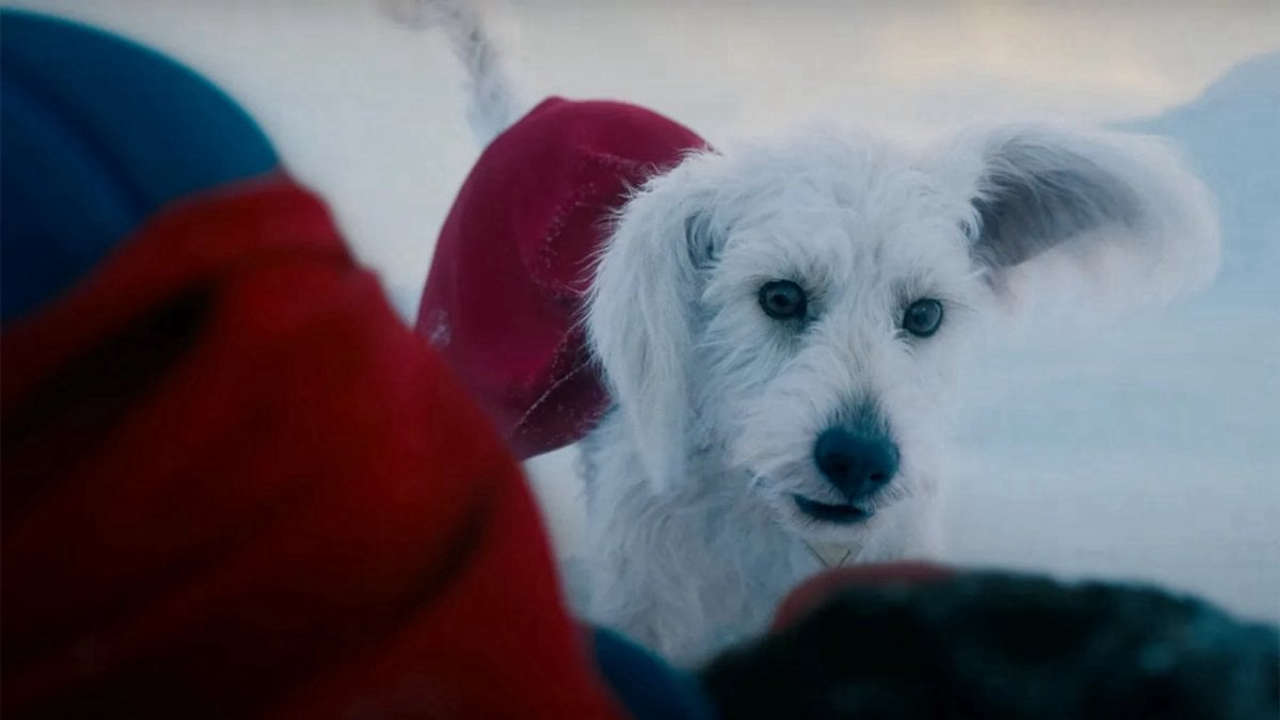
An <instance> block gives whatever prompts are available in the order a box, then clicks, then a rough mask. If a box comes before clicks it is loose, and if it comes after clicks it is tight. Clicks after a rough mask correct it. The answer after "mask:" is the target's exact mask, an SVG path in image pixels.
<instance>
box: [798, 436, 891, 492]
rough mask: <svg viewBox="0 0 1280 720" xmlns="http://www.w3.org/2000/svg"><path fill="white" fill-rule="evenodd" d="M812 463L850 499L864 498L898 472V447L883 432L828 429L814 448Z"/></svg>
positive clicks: (819, 437)
mask: <svg viewBox="0 0 1280 720" xmlns="http://www.w3.org/2000/svg"><path fill="white" fill-rule="evenodd" d="M813 457H814V462H816V463H817V465H818V469H819V470H821V471H822V474H823V475H825V476H826V478H827V480H829V481H830V482H831V484H832V485H835V486H836V488H837V489H839V490H840V492H841V494H843V495H844V496H845V497H846V498H848V499H849V500H850V501H854V500H858V499H860V498H865V497H866V496H868V495H870V494H871V493H873V492H875V491H876V490H878V489H880V488H881V487H882V486H883V485H884V484H885V483H887V482H889V481H890V480H892V479H893V476H894V475H895V474H896V473H897V472H898V446H897V445H894V444H893V442H892V441H891V440H889V438H887V437H885V436H884V435H883V434H879V433H875V434H869V435H867V434H858V433H854V432H852V431H850V430H848V429H846V428H843V427H833V428H827V429H826V430H824V431H823V432H822V434H821V435H819V436H818V442H817V443H816V444H815V445H814V448H813Z"/></svg>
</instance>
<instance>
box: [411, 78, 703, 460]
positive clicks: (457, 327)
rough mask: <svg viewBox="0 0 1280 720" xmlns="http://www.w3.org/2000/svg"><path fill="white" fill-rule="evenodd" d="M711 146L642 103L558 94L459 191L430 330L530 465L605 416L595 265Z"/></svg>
mask: <svg viewBox="0 0 1280 720" xmlns="http://www.w3.org/2000/svg"><path fill="white" fill-rule="evenodd" d="M705 146H706V145H705V143H704V142H703V140H702V139H701V138H699V137H698V136H697V135H695V134H694V133H693V132H692V131H690V130H689V129H687V128H685V127H683V126H681V125H679V124H677V123H675V122H672V121H671V120H668V119H666V118H664V117H662V116H661V115H658V114H656V113H653V112H651V111H649V110H645V109H643V108H639V107H636V106H634V105H626V104H623V103H616V102H599V101H595V102H571V101H568V100H562V99H560V98H551V99H549V100H545V101H543V102H542V103H541V104H540V105H538V106H537V107H536V108H534V109H533V111H532V112H530V113H529V114H528V115H527V116H525V117H524V118H523V119H521V120H520V121H519V122H517V123H516V124H515V125H513V126H512V127H511V128H509V129H508V130H507V131H506V132H504V133H503V134H502V135H500V136H498V138H497V139H496V140H494V141H493V143H492V144H490V145H489V147H488V148H487V149H486V150H485V151H484V153H483V154H482V155H481V156H480V159H479V160H478V161H477V162H476V165H475V167H474V168H473V169H472V171H471V174H470V176H468V177H467V180H466V182H465V183H464V184H463V186H462V189H461V190H460V191H459V192H458V197H457V199H456V201H455V202H454V204H453V208H452V209H451V210H450V211H449V216H448V219H446V220H445V224H444V228H443V229H442V230H441V232H440V239H439V242H438V243H437V245H436V250H435V255H434V257H433V259H432V264H431V271H430V274H429V275H428V277H427V284H426V288H425V290H424V292H423V294H422V304H421V306H420V308H419V310H418V322H417V331H418V333H419V334H420V335H422V336H423V337H425V338H427V340H428V341H430V342H431V343H432V344H433V345H435V347H436V348H437V349H438V350H439V351H440V353H441V354H442V355H443V356H444V357H445V359H446V360H447V361H448V362H449V363H450V365H452V366H453V368H454V370H455V371H456V372H457V373H458V375H459V377H460V378H461V380H462V382H463V384H464V385H465V386H466V387H467V388H468V389H469V390H470V391H471V392H472V394H473V395H474V397H475V398H476V400H477V401H478V402H479V404H480V406H481V407H482V408H483V409H484V410H485V411H486V412H487V413H488V414H489V416H490V417H491V418H492V419H493V420H494V422H495V424H496V425H497V426H498V429H499V432H501V433H502V434H503V436H504V437H505V438H506V439H507V441H508V442H509V443H510V445H511V447H512V448H513V449H514V450H515V452H516V454H517V455H519V456H520V457H528V456H531V455H536V454H538V453H541V452H546V451H548V450H553V449H555V448H557V447H560V446H562V445H567V444H569V443H571V442H574V441H576V440H578V439H580V438H581V437H582V436H583V435H585V434H586V432H587V431H588V430H590V429H591V427H592V425H593V424H594V423H595V421H596V420H597V419H598V418H599V416H600V414H601V413H602V412H603V410H604V409H605V406H606V403H607V400H608V398H607V395H606V393H605V390H604V385H603V382H602V380H601V377H600V373H599V370H598V368H596V367H595V366H594V365H593V364H592V362H591V358H590V355H589V353H588V351H587V348H586V338H585V335H584V332H583V328H582V325H581V322H580V321H581V319H582V312H583V300H584V297H585V294H586V291H587V288H588V286H589V284H590V281H591V273H592V259H593V258H594V257H595V256H596V254H597V253H598V252H599V251H600V250H601V248H602V246H603V243H604V240H605V238H606V237H607V235H608V231H609V223H610V221H611V218H612V215H613V213H614V212H616V211H617V210H618V209H619V208H620V207H621V206H622V204H623V202H624V201H625V199H626V196H627V193H628V192H630V191H631V190H632V189H634V188H638V187H639V186H641V185H643V184H644V182H645V181H646V180H647V179H649V178H650V177H652V176H653V175H655V174H657V173H659V172H661V171H663V170H665V169H669V168H671V167H673V166H674V165H676V164H677V163H678V162H679V161H680V160H681V158H682V157H683V156H684V154H685V153H687V152H689V151H691V150H698V149H702V148H704V147H705Z"/></svg>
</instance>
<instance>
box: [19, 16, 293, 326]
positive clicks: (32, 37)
mask: <svg viewBox="0 0 1280 720" xmlns="http://www.w3.org/2000/svg"><path fill="white" fill-rule="evenodd" d="M0 127H2V128H3V131H2V132H0V233H2V243H0V250H2V253H0V319H2V320H3V321H5V322H7V321H8V320H10V319H11V318H14V317H17V316H19V315H22V314H24V313H26V312H28V311H30V310H32V309H34V308H35V307H37V306H39V305H40V304H41V303H43V302H44V301H45V300H47V299H50V298H51V297H53V296H55V295H57V294H58V293H60V292H62V291H63V290H65V289H67V288H68V287H70V286H71V285H72V284H73V283H74V282H75V281H76V280H77V279H79V278H80V277H81V276H82V275H83V274H84V273H85V272H87V271H88V270H89V269H90V268H92V267H93V266H94V265H95V264H96V263H97V262H98V261H99V260H101V259H102V257H103V256H104V255H106V254H107V252H108V251H109V250H110V249H111V248H112V247H114V246H115V245H116V244H117V243H118V242H119V241H120V240H121V239H122V238H123V237H125V236H126V235H127V234H129V233H130V232H131V231H132V230H134V229H135V228H137V227H138V226H139V225H140V224H141V223H142V222H143V221H144V220H145V219H146V218H147V216H148V215H150V214H151V213H153V212H154V211H156V210H157V209H159V208H160V207H161V206H163V205H166V204H168V203H170V202H172V201H174V200H176V199H178V198H181V197H182V196H184V195H187V194H190V193H193V192H197V191H200V190H205V189H209V188H213V187H216V186H218V185H223V184H226V183H229V182H232V181H235V180H239V179H243V178H248V177H251V176H254V175H260V174H263V173H266V172H270V171H271V170H273V169H275V168H276V166H277V165H278V161H277V158H276V154H275V151H274V150H273V149H272V147H271V144H270V142H268V140H267V138H266V136H265V135H264V134H263V133H262V131H261V130H260V129H259V128H258V127H257V125H255V124H254V122H253V121H252V120H251V119H250V118H249V116H248V115H247V114H245V112H244V111H243V110H241V109H240V108H239V106H237V105H236V104H235V103H234V102H232V101H231V100H230V99H229V98H228V97H227V96H226V95H225V94H223V93H222V92H221V91H219V90H218V89H217V88H215V87H214V86H213V85H211V84H209V82H207V81H206V80H204V79H203V78H201V77H200V76H198V75H196V74H195V73H193V72H191V71H190V70H188V69H187V68H185V67H182V66H181V65H178V64H176V63H174V62H173V61H171V60H169V59H167V58H165V57H164V56H162V55H160V54H158V53H156V52H154V51H151V50H148V49H146V48H143V47H140V46H138V45H136V44H133V43H131V42H128V41H125V40H122V39H120V38H117V37H114V36H112V35H108V34H106V33H103V32H101V31H98V30H94V29H91V28H88V27H85V26H82V25H78V24H75V23H70V22H66V21H63V20H57V19H53V18H49V17H44V16H40V15H35V14H32V13H26V12H19V11H12V10H3V11H0Z"/></svg>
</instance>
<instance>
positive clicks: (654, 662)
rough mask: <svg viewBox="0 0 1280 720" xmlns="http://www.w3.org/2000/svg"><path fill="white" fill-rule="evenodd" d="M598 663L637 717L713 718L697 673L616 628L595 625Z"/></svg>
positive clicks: (652, 719) (670, 719) (643, 719)
mask: <svg viewBox="0 0 1280 720" xmlns="http://www.w3.org/2000/svg"><path fill="white" fill-rule="evenodd" d="M592 642H593V644H594V646H595V659H596V667H597V668H599V670H600V674H601V675H603V676H604V679H605V682H607V683H608V684H609V687H610V688H611V689H612V690H613V692H614V695H615V696H616V697H617V698H618V699H619V700H620V701H621V702H622V704H623V706H624V707H625V708H626V709H627V712H629V713H630V714H631V716H632V717H633V718H635V720H713V718H715V717H716V713H715V711H714V710H713V709H712V706H711V702H710V700H708V699H707V697H706V695H704V694H703V693H702V689H701V688H700V687H699V686H698V684H697V682H696V681H695V680H694V679H693V677H691V676H689V675H687V674H685V673H682V672H680V671H679V670H676V669H675V668H672V667H671V666H670V665H668V664H666V663H665V662H663V661H662V660H661V659H660V658H658V656H656V655H654V654H653V653H651V652H649V651H648V650H645V649H644V648H642V647H640V646H639V645H637V644H635V643H633V642H631V641H630V640H628V639H626V638H624V637H623V636H621V635H619V634H618V633H616V632H613V631H611V630H606V629H604V628H594V630H593V635H592Z"/></svg>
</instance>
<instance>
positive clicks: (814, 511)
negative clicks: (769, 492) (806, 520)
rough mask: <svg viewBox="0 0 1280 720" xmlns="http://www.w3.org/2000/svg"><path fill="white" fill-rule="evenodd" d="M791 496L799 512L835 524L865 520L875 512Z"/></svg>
mask: <svg viewBox="0 0 1280 720" xmlns="http://www.w3.org/2000/svg"><path fill="white" fill-rule="evenodd" d="M791 498H792V499H793V500H794V501H795V503H796V507H797V508H799V509H800V512H802V513H804V514H805V515H808V516H809V517H811V518H813V519H815V520H820V521H822V522H829V523H833V524H835V525H852V524H853V523H858V522H862V521H864V520H867V519H869V518H870V517H871V516H872V515H874V514H875V512H874V511H873V510H869V509H865V508H860V507H857V506H855V505H849V504H842V505H832V504H830V503H824V502H818V501H817V500H810V499H809V498H807V497H804V496H803V495H794V494H793V495H792V496H791Z"/></svg>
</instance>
